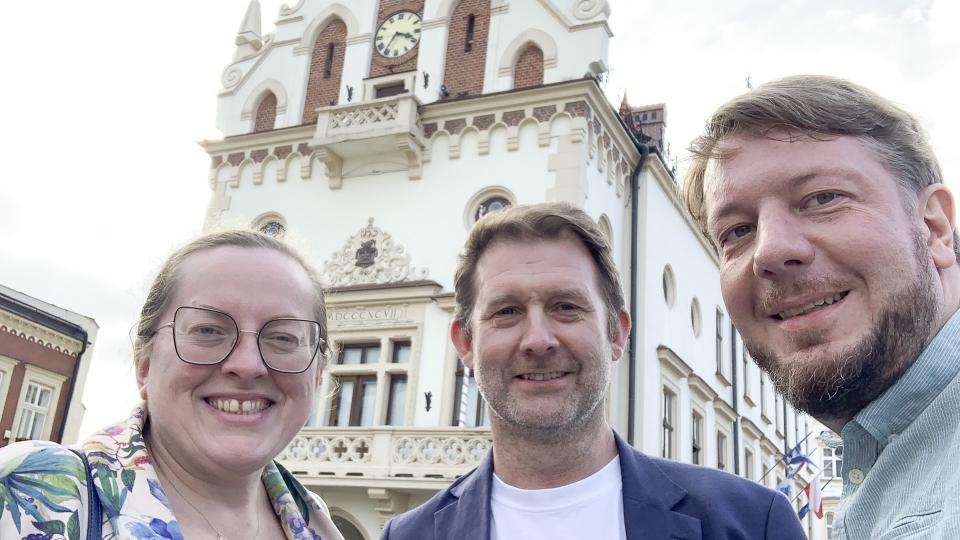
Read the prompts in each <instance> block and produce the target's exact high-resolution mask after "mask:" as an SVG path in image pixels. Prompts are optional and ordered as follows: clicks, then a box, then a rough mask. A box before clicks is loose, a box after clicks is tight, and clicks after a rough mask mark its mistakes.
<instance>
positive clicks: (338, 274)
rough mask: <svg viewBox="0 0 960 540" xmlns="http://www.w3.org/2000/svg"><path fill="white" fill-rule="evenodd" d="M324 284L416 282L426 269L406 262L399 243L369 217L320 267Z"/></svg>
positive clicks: (406, 256) (424, 277) (408, 257)
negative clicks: (365, 223) (362, 226)
mask: <svg viewBox="0 0 960 540" xmlns="http://www.w3.org/2000/svg"><path fill="white" fill-rule="evenodd" d="M323 272H324V276H323V277H324V279H325V280H326V283H327V286H328V287H345V286H348V285H369V284H379V283H397V282H402V281H420V280H423V279H426V278H427V274H428V272H429V271H428V270H427V269H426V268H415V267H414V266H412V265H411V264H410V255H409V254H407V253H404V249H403V246H400V245H398V244H395V243H394V242H393V238H392V237H391V236H390V235H389V234H387V233H385V232H383V231H382V230H381V229H380V228H379V227H374V226H373V218H370V219H369V220H368V221H367V226H366V227H364V228H362V229H360V231H359V232H357V234H355V235H353V236H351V237H350V238H349V239H348V240H347V242H346V243H345V244H344V245H343V248H342V249H341V250H340V251H337V252H335V253H334V254H333V255H332V256H331V257H330V259H329V260H328V261H327V262H326V264H325V265H324V267H323Z"/></svg>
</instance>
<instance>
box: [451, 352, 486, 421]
mask: <svg viewBox="0 0 960 540" xmlns="http://www.w3.org/2000/svg"><path fill="white" fill-rule="evenodd" d="M456 362H457V369H456V371H455V372H454V374H453V414H452V415H451V418H450V425H451V426H452V427H459V426H460V395H461V393H462V392H463V375H464V368H465V367H466V366H464V365H463V360H461V359H460V358H456ZM469 380H471V381H473V382H472V384H473V385H474V388H476V384H477V380H476V374H475V373H474V371H473V370H472V369H471V370H470V377H469ZM471 412H472V414H473V416H472V417H471V416H470V414H471ZM471 418H472V419H473V422H472V424H473V425H471V426H464V427H489V426H490V415H489V413H488V411H487V402H486V400H484V399H483V395H482V394H480V389H479V388H477V402H476V405H475V407H474V410H473V411H467V420H468V423H470V422H469V420H470V419H471Z"/></svg>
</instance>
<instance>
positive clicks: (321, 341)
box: [153, 306, 327, 373]
mask: <svg viewBox="0 0 960 540" xmlns="http://www.w3.org/2000/svg"><path fill="white" fill-rule="evenodd" d="M182 309H196V310H200V311H209V312H211V313H217V314H219V315H223V316H224V317H226V318H227V319H230V322H231V323H233V327H234V328H235V329H236V331H237V338H236V339H234V340H233V345H232V346H231V347H230V350H229V351H227V353H226V354H225V355H223V358H221V359H219V360H217V361H216V362H191V361H190V360H187V359H186V358H184V357H183V355H181V354H180V347H179V346H177V332H176V330H175V329H174V327H175V324H176V321H177V315H178V314H179V313H180V310H182ZM276 321H298V322H306V323H313V324H315V325H317V346H316V347H315V348H314V350H313V354H312V355H311V356H310V361H309V362H308V363H307V365H306V367H304V368H303V369H301V370H299V371H290V370H286V369H277V368H275V367H273V366H271V365H270V363H269V362H267V359H266V358H264V356H263V349H261V348H260V333H261V332H263V329H264V328H266V327H267V325H269V324H271V323H274V322H276ZM164 328H170V334H171V335H172V336H173V350H174V352H176V353H177V358H179V359H180V360H181V361H182V362H185V363H187V364H190V365H192V366H215V365H217V364H221V363H223V361H224V360H226V359H227V358H229V357H230V355H231V354H233V351H234V350H235V349H236V348H237V344H238V343H240V334H256V336H257V352H258V353H260V361H261V362H263V365H265V366H267V369H270V370H272V371H276V372H277V373H303V372H304V371H306V370H308V369H310V366H312V365H313V362H314V361H315V360H316V359H317V352H319V351H320V347H321V346H322V345H323V344H324V343H326V342H327V340H326V339H324V338H323V337H320V336H321V335H322V333H323V325H321V324H320V323H319V322H317V321H314V320H310V319H297V318H295V317H278V318H276V319H270V320H269V321H267V322H265V323H263V326H261V327H260V330H257V331H256V332H254V331H253V330H241V329H240V326H239V325H238V324H237V321H236V319H234V318H233V317H232V316H231V315H230V314H229V313H226V312H223V311H220V310H219V309H212V308H205V307H198V306H180V307H178V308H177V310H176V311H175V312H174V313H173V320H172V321H170V322H168V323H164V324H161V325H160V326H158V327H157V329H156V330H154V331H153V335H157V333H158V332H160V330H163V329H164Z"/></svg>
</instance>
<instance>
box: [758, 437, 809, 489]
mask: <svg viewBox="0 0 960 540" xmlns="http://www.w3.org/2000/svg"><path fill="white" fill-rule="evenodd" d="M811 433H813V432H812V431H808V432H807V435H806V436H805V437H804V438H802V439H800V441H799V442H798V443H797V444H795V445H794V446H793V448H797V447H798V446H800V445H801V444H803V443H804V441H806V440H807V439H809V438H810V434H811ZM791 450H792V449H791ZM812 453H813V452H810V454H812ZM810 454H804V456H803V457H810ZM786 455H787V454H783V455H781V456H780V460H779V461H778V463H774V464H773V467H770V468H769V469H767V470H766V471H764V473H763V474H761V475H760V478H759V479H758V480H757V482H759V481H760V480H763V479H764V478H766V477H767V475H768V474H770V471H772V470H774V469H776V468H777V465H778V464H779V462H782V461H783V458H784V457H786ZM788 465H789V464H788ZM801 468H802V464H801ZM797 470H798V471H799V470H800V469H797ZM787 471H788V472H789V469H787Z"/></svg>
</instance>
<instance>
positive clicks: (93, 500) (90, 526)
mask: <svg viewBox="0 0 960 540" xmlns="http://www.w3.org/2000/svg"><path fill="white" fill-rule="evenodd" d="M70 451H71V452H73V453H74V454H76V455H77V456H79V457H80V461H82V462H83V474H84V476H86V479H87V540H102V539H103V535H102V531H101V526H102V523H101V521H100V520H101V519H102V518H101V515H100V514H101V512H100V496H99V495H97V488H96V486H94V485H93V477H92V476H90V464H89V463H87V455H86V454H84V453H83V450H75V449H73V448H71V449H70Z"/></svg>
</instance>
